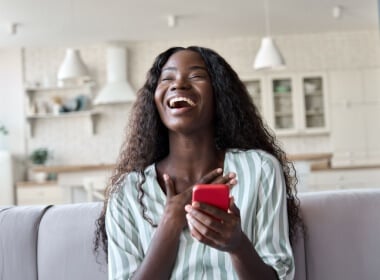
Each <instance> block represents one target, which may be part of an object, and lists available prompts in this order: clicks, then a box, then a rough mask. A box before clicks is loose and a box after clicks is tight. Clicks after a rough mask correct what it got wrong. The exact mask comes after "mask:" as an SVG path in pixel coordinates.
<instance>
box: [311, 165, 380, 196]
mask: <svg viewBox="0 0 380 280" xmlns="http://www.w3.org/2000/svg"><path fill="white" fill-rule="evenodd" d="M308 183H309V185H308V188H307V189H308V191H322V190H337V189H360V188H380V166H378V167H375V166H374V167H372V168H363V167H357V168H336V169H327V170H321V171H313V172H311V174H310V176H309V181H308Z"/></svg>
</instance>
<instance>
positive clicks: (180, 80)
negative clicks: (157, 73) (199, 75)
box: [170, 75, 191, 90]
mask: <svg viewBox="0 0 380 280" xmlns="http://www.w3.org/2000/svg"><path fill="white" fill-rule="evenodd" d="M189 88H191V84H190V82H189V80H188V79H187V78H186V77H184V76H180V75H179V76H177V77H176V78H175V79H174V80H173V82H172V83H171V85H170V89H171V90H178V89H189Z"/></svg>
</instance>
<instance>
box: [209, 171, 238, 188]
mask: <svg viewBox="0 0 380 280" xmlns="http://www.w3.org/2000/svg"><path fill="white" fill-rule="evenodd" d="M213 183H214V184H225V185H228V186H229V187H230V189H232V187H233V186H235V185H236V184H237V180H236V174H235V173H233V172H230V173H228V174H226V175H224V176H220V177H219V178H216V179H215V180H214V181H213Z"/></svg>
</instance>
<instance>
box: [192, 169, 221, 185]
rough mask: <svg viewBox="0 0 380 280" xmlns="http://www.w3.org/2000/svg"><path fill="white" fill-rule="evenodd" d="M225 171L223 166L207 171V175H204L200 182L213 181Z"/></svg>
mask: <svg viewBox="0 0 380 280" xmlns="http://www.w3.org/2000/svg"><path fill="white" fill-rule="evenodd" d="M222 173H223V169H222V168H217V169H214V170H212V171H211V172H209V173H207V174H206V175H205V176H203V177H202V178H201V179H200V180H199V182H198V183H199V184H208V183H211V182H212V181H214V180H215V179H216V178H217V177H219V176H220V175H221V174H222Z"/></svg>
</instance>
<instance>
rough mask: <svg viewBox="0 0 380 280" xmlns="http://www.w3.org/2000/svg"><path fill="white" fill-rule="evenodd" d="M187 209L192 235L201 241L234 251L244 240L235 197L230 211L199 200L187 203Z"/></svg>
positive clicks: (222, 249) (231, 200) (216, 247)
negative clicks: (190, 203)
mask: <svg viewBox="0 0 380 280" xmlns="http://www.w3.org/2000/svg"><path fill="white" fill-rule="evenodd" d="M185 210H186V212H187V214H186V219H187V222H188V224H189V228H190V232H191V235H192V236H193V237H194V238H196V239H198V240H199V241H200V242H202V243H204V244H206V245H209V246H211V247H213V248H215V249H218V250H221V251H225V252H233V251H234V250H235V249H236V248H238V246H239V244H240V242H241V241H242V240H243V236H244V233H243V232H242V230H241V223H240V210H239V209H238V208H237V206H236V205H235V203H234V199H233V197H231V199H230V206H229V209H228V212H226V211H224V210H221V209H219V208H216V207H213V206H211V205H209V204H205V203H199V202H193V204H192V205H186V207H185Z"/></svg>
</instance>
